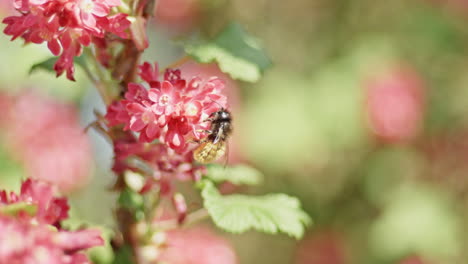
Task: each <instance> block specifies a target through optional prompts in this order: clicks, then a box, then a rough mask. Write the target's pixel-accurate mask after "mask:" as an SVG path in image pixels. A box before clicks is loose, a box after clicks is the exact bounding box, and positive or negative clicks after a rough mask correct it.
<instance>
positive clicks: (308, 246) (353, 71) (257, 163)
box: [0, 0, 468, 264]
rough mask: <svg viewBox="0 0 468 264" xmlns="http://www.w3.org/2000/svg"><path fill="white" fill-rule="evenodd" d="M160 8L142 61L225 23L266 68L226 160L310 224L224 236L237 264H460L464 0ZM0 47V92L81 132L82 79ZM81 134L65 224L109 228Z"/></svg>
mask: <svg viewBox="0 0 468 264" xmlns="http://www.w3.org/2000/svg"><path fill="white" fill-rule="evenodd" d="M2 1H6V0H2ZM158 8H159V9H158V10H157V11H156V19H155V21H154V23H153V24H152V25H150V29H149V34H150V43H151V46H150V48H149V49H148V50H147V51H146V52H145V54H144V56H145V59H146V60H149V61H158V62H159V63H160V64H161V65H163V66H164V65H168V64H170V63H171V62H172V61H174V60H176V59H178V58H179V57H181V56H182V55H183V51H182V48H181V47H180V46H177V45H175V44H174V42H172V41H171V40H172V39H178V38H181V37H186V36H189V35H190V34H192V33H193V32H201V33H202V34H204V35H206V36H214V35H215V34H216V33H217V32H219V31H220V30H221V29H222V27H223V26H224V25H226V23H228V22H230V21H237V22H239V23H240V24H242V25H244V26H245V28H246V29H247V30H248V31H249V32H250V33H251V34H253V35H254V36H256V37H257V38H258V39H259V40H260V42H261V43H262V44H263V46H264V48H265V50H266V51H267V53H268V54H269V55H270V57H271V59H272V61H273V67H272V68H270V69H269V70H267V71H266V72H265V75H264V77H263V78H262V80H261V81H260V82H258V83H254V84H251V83H243V82H237V84H234V83H231V84H230V87H229V89H230V93H233V94H237V95H238V97H239V98H238V100H236V101H235V102H231V103H232V107H233V109H234V116H235V132H234V138H233V140H232V141H231V145H233V146H232V147H233V148H234V153H232V154H231V155H232V156H233V157H234V158H233V159H232V160H233V162H246V163H249V164H251V165H253V166H254V167H256V168H258V169H260V170H261V171H263V172H264V174H265V175H266V179H265V184H264V185H263V186H262V187H258V188H254V189H251V190H249V191H250V192H254V193H266V192H286V193H288V194H291V195H295V196H298V197H299V198H300V199H301V201H302V203H303V207H304V208H305V210H306V211H307V212H308V213H309V214H310V215H311V216H312V218H313V219H314V225H313V226H312V227H311V228H310V229H309V231H308V233H307V235H306V236H305V238H304V239H303V240H302V241H295V240H293V239H290V238H287V237H285V236H271V235H264V234H259V233H256V232H249V233H246V234H243V235H229V234H223V235H224V236H225V237H227V238H228V239H229V240H230V241H231V242H232V243H233V245H234V247H235V249H236V252H237V254H238V256H239V262H240V263H245V264H254V263H269V264H283V263H301V264H302V263H308V264H340V263H356V264H367V263H368V264H380V263H382V264H386V263H389V264H390V263H406V264H410V263H413V264H418V263H419V264H422V263H424V264H426V263H450V264H451V263H454V264H457V263H467V262H468V245H467V242H468V240H467V238H466V237H467V235H468V230H467V228H468V215H467V212H468V211H467V209H468V208H467V206H468V165H467V164H468V143H467V142H468V103H467V101H468V100H467V96H468V27H467V26H466V25H467V23H468V3H467V2H466V1H463V0H438V1H437V0H433V1H429V0H393V1H371V0H353V1H351V0H293V1H273V0H270V1H267V0H257V1H247V0H232V1H228V0H177V1H172V2H171V1H170V0H161V1H160V3H159V6H158ZM4 9H5V10H3V13H4V14H7V12H8V10H7V8H4ZM0 39H1V40H0V41H1V42H0V43H1V44H0V45H1V48H0V58H1V61H2V62H3V63H1V64H0V89H1V91H2V92H4V93H18V92H20V91H21V90H22V89H26V88H33V89H35V90H39V91H41V92H42V93H44V94H47V95H49V96H52V97H54V98H56V100H58V101H61V102H65V103H67V104H72V105H75V106H77V107H78V108H79V109H80V110H79V111H80V116H81V125H82V126H83V127H84V126H86V124H88V123H90V122H91V121H92V118H93V114H92V111H93V109H98V110H100V111H104V107H103V106H102V104H101V103H100V101H99V99H97V94H96V92H95V91H94V90H93V87H92V86H91V85H90V83H88V82H87V81H86V80H85V78H84V75H83V74H82V72H80V71H79V70H78V72H77V76H78V77H77V80H78V81H77V82H76V83H71V82H69V81H67V80H66V79H65V78H63V77H61V78H58V79H55V78H54V77H53V75H51V74H50V73H46V72H40V71H38V72H35V73H33V74H32V75H30V76H28V74H27V73H28V70H29V68H30V67H31V65H33V64H34V63H37V62H38V61H41V60H43V59H45V58H48V57H49V56H50V55H49V52H48V50H47V49H46V48H45V47H42V46H33V45H28V46H25V47H24V46H23V45H22V44H21V43H20V42H19V41H16V42H9V41H8V38H7V37H5V36H1V37H0ZM31 115H34V113H33V112H32V113H31ZM89 134H90V138H91V142H92V144H93V150H94V163H95V165H94V166H93V167H94V169H93V170H92V172H91V173H92V174H93V175H94V177H93V178H92V180H91V183H90V184H89V185H87V187H86V188H84V189H82V190H79V191H77V192H75V193H73V194H72V197H73V200H72V205H73V206H76V207H75V209H74V212H73V214H74V215H75V216H76V217H77V218H81V219H85V220H87V221H90V222H93V223H97V224H101V225H109V226H112V224H113V223H112V219H111V216H112V210H111V208H112V204H113V201H114V197H112V195H109V193H108V192H107V191H106V188H108V187H109V186H110V184H111V182H112V175H111V173H110V172H109V168H110V164H111V157H112V153H111V148H110V147H109V145H108V144H107V143H106V142H105V140H103V139H102V138H100V136H99V135H97V134H96V133H95V132H90V133H89ZM37 136H38V137H40V136H41V135H37ZM11 152H12V151H11V150H10V149H8V148H6V147H1V148H0V183H1V184H2V186H6V187H7V188H15V187H17V186H18V185H17V181H16V180H15V179H18V177H21V175H24V173H23V167H22V165H21V161H18V159H16V158H14V155H12V153H11ZM2 189H3V188H2ZM89 208H92V209H89ZM220 233H221V232H220Z"/></svg>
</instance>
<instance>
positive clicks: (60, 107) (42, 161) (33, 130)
mask: <svg viewBox="0 0 468 264" xmlns="http://www.w3.org/2000/svg"><path fill="white" fill-rule="evenodd" d="M11 100H12V103H11V105H10V108H9V109H7V112H8V115H7V116H8V117H7V120H8V121H7V124H6V125H5V130H6V131H5V133H6V138H7V139H6V144H7V145H8V147H10V149H11V151H12V152H13V153H14V154H15V155H16V156H17V158H18V159H19V160H20V161H21V162H22V163H23V164H24V166H25V168H26V172H27V175H31V176H32V177H33V178H36V179H42V180H45V181H48V182H52V183H54V184H56V185H57V186H58V187H59V189H60V190H61V191H62V192H71V191H73V190H76V189H78V188H80V187H83V186H84V185H85V184H86V183H87V182H88V180H89V177H90V175H91V173H90V172H91V167H92V156H91V145H90V143H89V140H88V137H87V135H86V134H85V132H84V129H83V128H82V127H80V126H79V123H78V119H77V117H78V116H77V115H78V113H77V112H76V110H75V108H74V107H72V106H69V105H65V104H61V103H58V102H55V101H53V100H51V99H48V98H45V97H42V96H40V95H38V94H36V93H34V92H26V93H23V94H20V95H18V96H17V97H16V98H12V99H11Z"/></svg>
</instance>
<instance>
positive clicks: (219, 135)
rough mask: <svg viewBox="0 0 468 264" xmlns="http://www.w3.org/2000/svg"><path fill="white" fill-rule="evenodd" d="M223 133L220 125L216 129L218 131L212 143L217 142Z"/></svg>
mask: <svg viewBox="0 0 468 264" xmlns="http://www.w3.org/2000/svg"><path fill="white" fill-rule="evenodd" d="M223 133H224V129H223V128H222V127H221V128H220V129H218V133H216V137H215V139H214V140H213V144H217V143H218V142H219V141H220V140H221V138H222V137H223Z"/></svg>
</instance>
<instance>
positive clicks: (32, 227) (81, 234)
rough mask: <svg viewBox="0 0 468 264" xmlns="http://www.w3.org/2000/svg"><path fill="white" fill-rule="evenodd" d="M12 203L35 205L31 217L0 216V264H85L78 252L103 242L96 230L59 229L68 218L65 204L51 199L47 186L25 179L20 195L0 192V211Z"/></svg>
mask: <svg viewBox="0 0 468 264" xmlns="http://www.w3.org/2000/svg"><path fill="white" fill-rule="evenodd" d="M16 203H27V204H32V205H35V206H36V208H37V211H36V213H33V215H30V214H28V213H26V212H23V211H20V212H19V213H18V215H17V216H11V215H3V214H1V213H0V263H9V264H37V263H52V264H88V263H90V261H89V260H88V258H87V257H86V255H84V254H82V253H81V252H80V251H81V250H84V249H88V248H91V247H94V246H98V245H102V244H103V242H104V241H103V239H102V238H101V236H100V231H98V230H92V229H91V230H77V231H67V230H63V229H62V228H61V221H62V220H65V219H66V218H67V217H68V209H69V208H68V203H67V200H66V199H65V198H61V197H56V196H54V192H53V188H52V186H50V185H49V184H47V183H44V182H41V181H36V180H31V179H28V180H26V181H25V182H23V184H22V186H21V193H20V194H15V193H13V192H12V193H7V192H6V191H4V190H3V191H0V208H1V207H3V206H7V205H11V204H16Z"/></svg>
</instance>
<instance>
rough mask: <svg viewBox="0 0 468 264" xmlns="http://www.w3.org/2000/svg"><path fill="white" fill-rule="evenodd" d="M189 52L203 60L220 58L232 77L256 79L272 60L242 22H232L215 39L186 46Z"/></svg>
mask: <svg viewBox="0 0 468 264" xmlns="http://www.w3.org/2000/svg"><path fill="white" fill-rule="evenodd" d="M185 52H187V54H189V55H190V56H192V57H193V58H194V59H195V60H197V61H198V62H202V63H210V62H213V61H216V62H217V63H218V65H219V68H220V69H221V70H222V71H223V72H225V73H228V74H229V75H231V77H232V78H234V79H238V80H243V81H247V82H256V81H258V80H259V79H260V76H261V73H262V71H264V70H265V69H266V68H268V67H269V66H271V61H270V59H269V58H268V56H267V55H266V53H265V52H264V51H263V50H262V48H261V47H260V45H259V43H258V41H257V40H256V39H255V38H254V37H252V36H251V35H249V34H248V33H247V32H246V31H245V30H244V29H243V28H242V27H241V26H240V25H239V24H236V23H231V24H229V25H228V26H227V27H226V28H225V29H224V30H223V31H222V32H221V33H220V34H219V35H218V36H217V37H216V38H215V39H213V40H211V41H199V42H198V43H189V44H187V45H186V46H185Z"/></svg>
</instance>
